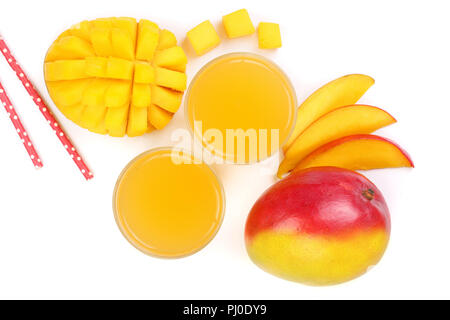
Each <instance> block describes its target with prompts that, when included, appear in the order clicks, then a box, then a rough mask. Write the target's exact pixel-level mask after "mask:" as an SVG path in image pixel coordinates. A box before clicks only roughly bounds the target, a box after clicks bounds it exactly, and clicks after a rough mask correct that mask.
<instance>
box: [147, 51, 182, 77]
mask: <svg viewBox="0 0 450 320" xmlns="http://www.w3.org/2000/svg"><path fill="white" fill-rule="evenodd" d="M153 61H154V63H155V64H156V65H157V66H159V67H164V68H168V69H171V70H175V71H180V72H184V71H185V70H186V64H187V57H186V54H185V53H184V50H183V49H182V48H181V47H171V48H167V49H164V50H161V51H157V52H156V54H155V59H154V60H153Z"/></svg>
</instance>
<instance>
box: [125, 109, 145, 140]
mask: <svg viewBox="0 0 450 320" xmlns="http://www.w3.org/2000/svg"><path fill="white" fill-rule="evenodd" d="M147 118H148V116H147V108H136V107H134V106H132V107H131V108H130V115H129V121H128V129H127V134H128V136H130V137H137V136H141V135H143V134H144V133H146V132H147V125H148V124H147V123H148V119H147Z"/></svg>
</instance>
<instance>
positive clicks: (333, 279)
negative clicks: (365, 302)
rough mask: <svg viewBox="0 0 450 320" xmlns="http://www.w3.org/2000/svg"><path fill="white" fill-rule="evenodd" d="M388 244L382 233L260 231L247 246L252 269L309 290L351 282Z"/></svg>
mask: <svg viewBox="0 0 450 320" xmlns="http://www.w3.org/2000/svg"><path fill="white" fill-rule="evenodd" d="M388 242H389V234H387V233H386V232H385V230H382V229H374V230H366V231H361V232H356V233H355V234H352V235H348V236H346V237H332V236H321V235H307V234H302V233H298V234H293V233H289V232H283V231H282V230H279V231H270V230H269V231H263V232H261V233H260V234H257V235H256V236H255V238H254V239H252V240H251V241H250V242H247V251H248V254H249V256H250V258H251V259H252V260H253V262H255V264H256V265H258V266H259V267H261V268H262V269H264V270H265V271H267V272H269V273H272V274H274V275H276V276H278V277H281V278H284V279H286V280H290V281H296V282H301V283H305V284H309V285H313V286H324V285H334V284H338V283H342V282H346V281H349V280H352V279H354V278H356V277H358V276H360V275H362V274H364V273H365V272H366V271H367V269H368V268H369V267H371V266H373V265H375V264H377V263H378V261H380V259H381V257H382V256H383V254H384V252H385V250H386V247H387V245H388Z"/></svg>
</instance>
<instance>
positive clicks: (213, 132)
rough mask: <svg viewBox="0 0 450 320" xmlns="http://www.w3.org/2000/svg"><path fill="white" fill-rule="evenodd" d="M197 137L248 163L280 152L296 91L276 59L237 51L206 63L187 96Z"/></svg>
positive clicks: (211, 147)
mask: <svg viewBox="0 0 450 320" xmlns="http://www.w3.org/2000/svg"><path fill="white" fill-rule="evenodd" d="M185 103H186V105H185V114H186V118H187V120H188V125H189V127H190V129H191V130H192V131H193V132H194V136H195V137H196V138H197V139H198V140H200V141H201V142H202V144H203V147H205V148H206V149H207V150H209V151H210V152H211V153H212V154H214V155H216V156H218V157H220V158H221V159H223V160H225V161H226V162H229V163H237V164H249V163H254V162H258V161H262V160H264V159H266V158H268V157H270V156H271V155H273V154H274V153H276V152H277V151H278V150H279V149H280V148H281V147H282V146H283V144H284V143H285V142H286V141H287V139H288V137H289V134H290V133H291V131H292V129H293V127H294V123H295V115H296V110H297V98H296V94H295V90H294V88H293V86H292V84H291V82H290V81H289V79H288V77H287V76H286V74H285V73H284V72H283V71H282V70H281V69H280V68H279V67H278V66H277V65H275V64H274V63H273V62H271V61H269V60H268V59H266V58H264V57H262V56H259V55H256V54H253V53H232V54H226V55H223V56H221V57H218V58H216V59H214V60H212V61H211V62H209V63H207V64H206V65H205V66H204V67H203V68H202V69H201V70H200V71H199V72H198V73H197V75H196V76H195V77H194V79H193V80H192V82H191V84H190V87H189V89H188V92H187V95H186V100H185Z"/></svg>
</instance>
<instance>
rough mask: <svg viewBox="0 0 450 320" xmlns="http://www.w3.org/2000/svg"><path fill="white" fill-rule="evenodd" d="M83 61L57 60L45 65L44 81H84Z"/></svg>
mask: <svg viewBox="0 0 450 320" xmlns="http://www.w3.org/2000/svg"><path fill="white" fill-rule="evenodd" d="M86 78H88V75H87V74H86V61H85V60H59V61H53V62H46V63H45V80H46V81H64V80H78V79H86Z"/></svg>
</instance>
